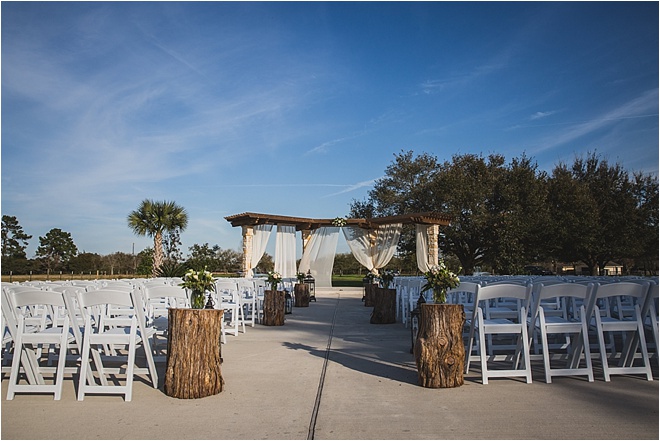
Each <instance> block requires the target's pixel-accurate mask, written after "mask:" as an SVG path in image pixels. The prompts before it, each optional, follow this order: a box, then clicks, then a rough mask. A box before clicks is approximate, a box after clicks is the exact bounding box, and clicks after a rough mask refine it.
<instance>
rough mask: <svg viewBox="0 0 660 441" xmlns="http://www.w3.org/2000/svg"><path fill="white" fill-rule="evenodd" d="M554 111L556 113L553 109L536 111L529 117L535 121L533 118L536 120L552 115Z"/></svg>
mask: <svg viewBox="0 0 660 441" xmlns="http://www.w3.org/2000/svg"><path fill="white" fill-rule="evenodd" d="M555 113H557V112H555V111H549V112H536V113H534V114H533V115H532V116H530V117H529V119H530V120H532V121H535V120H538V119H542V118H546V117H548V116H550V115H554V114H555Z"/></svg>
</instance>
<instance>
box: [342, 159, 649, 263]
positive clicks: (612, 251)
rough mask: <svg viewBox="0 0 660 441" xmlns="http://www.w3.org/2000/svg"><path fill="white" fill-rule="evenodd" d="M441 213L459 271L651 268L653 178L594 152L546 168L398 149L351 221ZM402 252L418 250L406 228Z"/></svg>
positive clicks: (446, 248)
mask: <svg viewBox="0 0 660 441" xmlns="http://www.w3.org/2000/svg"><path fill="white" fill-rule="evenodd" d="M426 211H438V212H443V213H447V214H449V215H450V216H451V217H452V221H451V224H450V225H449V226H448V227H443V228H441V238H440V243H439V247H440V250H441V252H442V254H443V255H444V256H445V257H446V258H447V259H448V260H449V261H453V262H455V265H454V266H458V265H460V266H461V267H462V269H463V273H464V274H471V273H472V272H473V271H474V270H475V269H477V268H481V269H483V270H489V271H492V272H494V273H497V274H520V273H523V272H524V267H525V266H526V265H528V264H533V263H541V264H543V265H547V266H553V265H554V266H555V267H556V266H557V265H558V264H559V263H572V264H577V263H578V262H580V263H582V264H584V265H585V266H586V267H587V268H588V272H589V273H590V274H592V275H596V274H598V272H599V270H600V271H602V269H603V268H604V267H605V265H606V264H607V263H608V262H610V261H613V262H617V263H619V264H621V265H622V266H623V268H624V272H625V273H630V272H637V273H642V274H657V272H658V178H657V177H654V176H652V175H649V174H644V173H641V172H633V173H630V172H628V171H626V170H625V169H624V168H623V167H622V165H621V164H619V163H614V164H612V163H610V162H609V161H607V160H605V159H602V158H601V157H600V156H599V155H598V154H597V153H596V152H590V153H588V154H586V155H584V156H581V157H576V158H575V160H574V162H573V163H572V164H567V163H564V162H560V163H558V164H557V165H556V166H555V167H554V169H553V170H552V172H551V173H550V174H548V173H546V172H545V171H541V170H539V168H538V165H537V164H536V162H535V161H533V159H532V158H529V157H527V156H526V155H524V154H523V155H521V156H520V157H515V158H512V159H511V160H510V161H508V162H507V161H506V159H505V158H504V156H502V155H499V154H491V155H489V156H487V157H484V156H483V155H477V154H463V155H454V156H453V157H452V159H451V161H444V162H440V161H439V160H438V158H437V157H435V156H433V155H431V154H428V153H422V154H418V155H417V154H415V153H413V152H412V151H402V152H401V153H399V154H396V155H395V159H394V160H393V161H392V163H391V164H390V165H389V166H388V167H387V169H386V171H385V176H384V177H383V178H381V179H379V180H378V181H377V182H376V183H375V185H374V187H373V189H372V190H370V191H369V193H368V196H367V198H365V199H364V200H361V201H358V200H353V202H352V203H351V209H350V217H365V218H370V217H377V216H393V215H398V214H405V213H413V212H426ZM398 251H399V255H400V256H408V255H411V254H414V252H415V237H414V231H413V229H412V228H407V229H406V231H404V233H403V234H402V239H401V241H400V243H399V250H398Z"/></svg>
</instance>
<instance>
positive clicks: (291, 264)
mask: <svg viewBox="0 0 660 441" xmlns="http://www.w3.org/2000/svg"><path fill="white" fill-rule="evenodd" d="M275 239H276V241H275V271H276V272H278V273H280V274H281V275H282V277H284V278H287V277H296V227H295V226H293V225H278V226H277V235H276V236H275Z"/></svg>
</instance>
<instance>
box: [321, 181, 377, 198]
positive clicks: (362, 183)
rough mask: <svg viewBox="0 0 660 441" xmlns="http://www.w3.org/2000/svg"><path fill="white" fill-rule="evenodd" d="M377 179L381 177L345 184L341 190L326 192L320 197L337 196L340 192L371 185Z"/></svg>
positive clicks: (348, 191) (343, 192)
mask: <svg viewBox="0 0 660 441" xmlns="http://www.w3.org/2000/svg"><path fill="white" fill-rule="evenodd" d="M379 179H382V176H381V177H380V178H374V179H369V180H368V181H362V182H358V183H356V184H350V185H347V186H346V188H345V189H343V190H342V191H338V192H336V193H331V194H328V195H325V196H322V197H323V198H329V197H332V196H338V195H340V194H345V193H350V192H352V191H355V190H359V189H361V188H364V187H371V186H372V185H374V183H375V182H376V181H377V180H379Z"/></svg>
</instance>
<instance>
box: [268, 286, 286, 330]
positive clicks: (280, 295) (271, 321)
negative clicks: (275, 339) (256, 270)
mask: <svg viewBox="0 0 660 441" xmlns="http://www.w3.org/2000/svg"><path fill="white" fill-rule="evenodd" d="M284 306H285V298H284V291H270V290H269V291H264V320H263V324H264V325H266V326H282V325H284Z"/></svg>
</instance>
